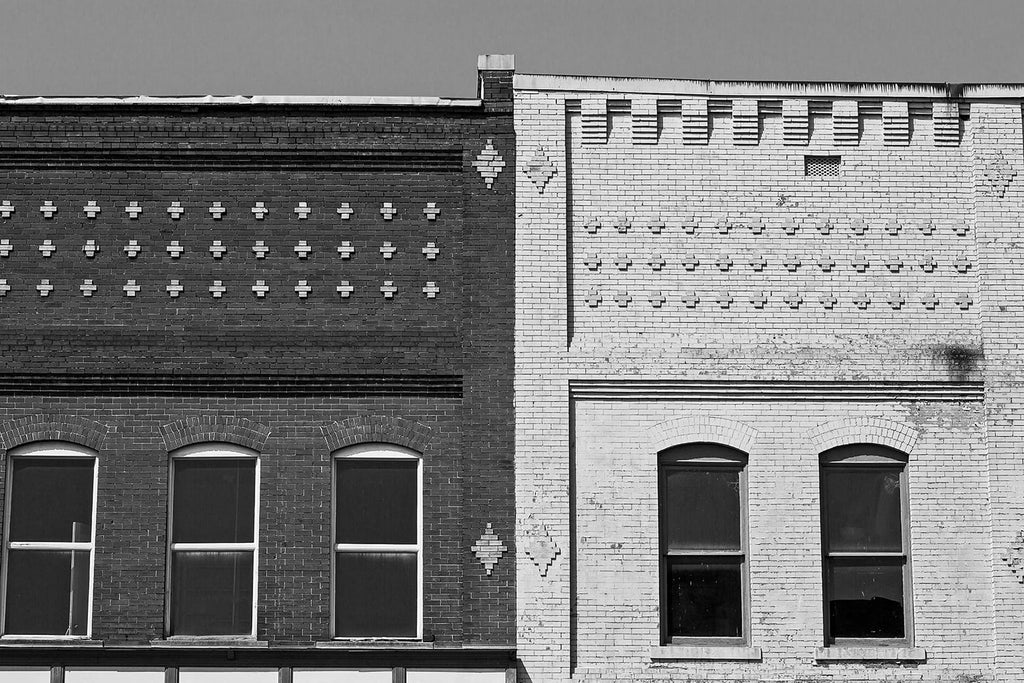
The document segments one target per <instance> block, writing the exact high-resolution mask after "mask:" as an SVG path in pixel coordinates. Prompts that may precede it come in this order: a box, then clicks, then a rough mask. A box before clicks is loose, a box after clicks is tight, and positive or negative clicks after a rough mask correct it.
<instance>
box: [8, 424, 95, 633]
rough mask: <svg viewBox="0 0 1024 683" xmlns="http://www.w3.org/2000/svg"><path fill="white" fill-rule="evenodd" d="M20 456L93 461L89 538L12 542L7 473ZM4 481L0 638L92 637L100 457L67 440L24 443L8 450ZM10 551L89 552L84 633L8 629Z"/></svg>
mask: <svg viewBox="0 0 1024 683" xmlns="http://www.w3.org/2000/svg"><path fill="white" fill-rule="evenodd" d="M16 459H17V460H21V459H25V460H27V459H33V460H42V461H45V460H46V459H62V460H66V459H83V460H91V461H92V519H91V520H90V524H91V525H92V527H91V530H90V534H89V539H90V540H89V541H11V540H9V534H10V528H11V502H12V500H13V497H12V495H11V491H12V488H13V486H14V477H13V476H11V475H10V473H12V472H13V471H14V467H13V466H12V461H14V460H16ZM7 465H8V467H7V472H8V476H7V478H6V479H7V481H6V483H5V495H6V502H5V504H4V510H3V514H4V531H3V538H4V543H3V548H2V550H3V566H2V567H0V639H6V638H18V639H25V640H88V639H89V638H91V637H92V609H93V597H94V593H95V582H96V552H95V550H96V513H97V510H96V508H97V501H98V497H99V458H98V457H97V455H96V454H95V453H93V452H88V451H87V450H86V449H80V448H78V447H75V446H72V445H70V444H68V443H66V442H57V441H53V442H51V441H42V442H36V443H32V444H26V445H25V446H19V447H16V448H13V449H11V451H9V452H8V458H7ZM11 550H18V551H26V550H28V551H46V550H51V551H53V550H56V551H67V552H73V551H80V552H88V553H89V557H88V562H89V579H88V580H89V594H88V596H87V598H86V600H87V608H86V619H85V633H84V634H75V635H69V634H67V633H54V634H45V635H43V634H18V633H8V632H7V629H6V627H7V589H8V575H7V574H8V572H7V568H8V564H9V561H8V555H9V553H10V551H11Z"/></svg>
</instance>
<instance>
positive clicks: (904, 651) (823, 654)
mask: <svg viewBox="0 0 1024 683" xmlns="http://www.w3.org/2000/svg"><path fill="white" fill-rule="evenodd" d="M814 658H815V659H817V660H818V661H819V662H924V661H927V659H928V653H927V652H925V651H924V648H922V647H884V646H877V647H871V646H867V647H819V648H818V649H817V650H816V651H815V653H814Z"/></svg>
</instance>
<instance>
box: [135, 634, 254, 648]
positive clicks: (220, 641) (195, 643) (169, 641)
mask: <svg viewBox="0 0 1024 683" xmlns="http://www.w3.org/2000/svg"><path fill="white" fill-rule="evenodd" d="M149 644H150V645H152V646H153V647H219V648H225V647H269V646H270V643H269V642H267V641H266V640H256V639H255V638H246V637H244V636H170V637H169V638H162V639H158V640H151V641H149Z"/></svg>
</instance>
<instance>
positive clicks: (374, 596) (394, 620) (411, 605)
mask: <svg viewBox="0 0 1024 683" xmlns="http://www.w3.org/2000/svg"><path fill="white" fill-rule="evenodd" d="M333 555H334V601H333V602H334V637H335V638H383V637H387V638H419V637H420V636H421V633H422V628H421V623H422V604H423V597H422V595H423V587H422V583H423V581H422V576H423V469H422V459H421V457H420V454H419V453H417V452H416V451H413V450H410V449H408V448H403V447H401V446H395V445H392V444H380V443H374V444H360V445H358V446H352V447H349V448H344V449H342V450H340V451H337V452H336V453H335V454H334V553H333Z"/></svg>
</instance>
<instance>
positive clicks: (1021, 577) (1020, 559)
mask: <svg viewBox="0 0 1024 683" xmlns="http://www.w3.org/2000/svg"><path fill="white" fill-rule="evenodd" d="M1002 560H1003V562H1005V563H1006V566H1008V567H1009V568H1010V573H1011V574H1013V575H1014V577H1015V578H1016V579H1017V581H1018V583H1024V531H1018V532H1017V536H1016V537H1015V538H1014V539H1013V541H1012V542H1011V543H1010V545H1009V546H1007V548H1006V550H1004V551H1003V555H1002Z"/></svg>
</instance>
